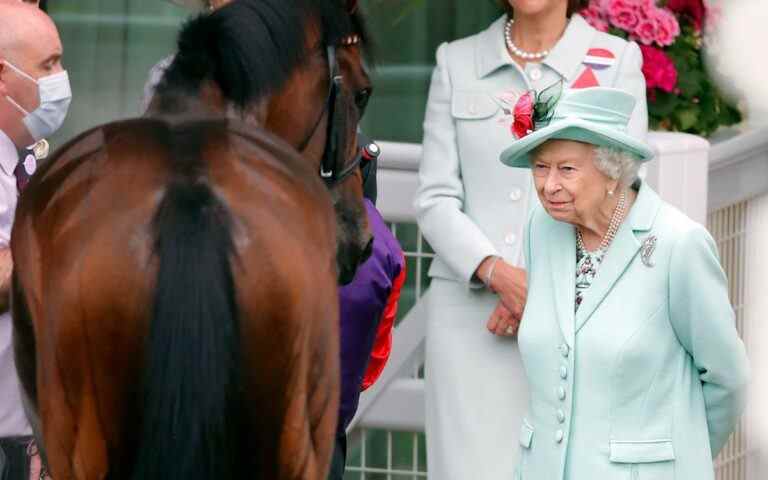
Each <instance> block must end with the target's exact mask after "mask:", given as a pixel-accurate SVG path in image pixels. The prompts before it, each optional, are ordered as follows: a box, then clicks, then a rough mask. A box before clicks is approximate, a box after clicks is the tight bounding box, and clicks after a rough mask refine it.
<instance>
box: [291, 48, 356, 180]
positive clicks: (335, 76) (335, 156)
mask: <svg viewBox="0 0 768 480" xmlns="http://www.w3.org/2000/svg"><path fill="white" fill-rule="evenodd" d="M356 39H359V37H357V36H352V37H350V38H346V37H345V39H343V41H342V44H343V45H345V46H346V45H354V44H355V43H356V42H357V41H359V40H356ZM326 56H327V60H328V72H329V79H328V94H327V96H326V101H325V105H324V107H323V110H322V111H321V112H320V115H319V116H318V118H317V121H315V125H314V127H312V130H311V131H310V133H309V135H308V136H307V138H306V139H305V140H304V141H303V142H302V143H301V144H300V147H299V151H303V150H304V149H305V148H307V145H309V142H310V141H311V140H312V138H313V137H314V136H315V133H316V132H317V129H318V128H320V123H321V122H322V120H323V117H324V116H326V114H327V118H328V123H327V126H326V134H325V149H324V150H323V157H322V159H321V162H320V172H319V173H320V178H322V179H323V181H324V182H325V183H326V185H327V186H328V188H331V187H333V186H334V185H337V184H339V183H341V182H342V181H343V180H344V179H345V178H346V177H348V176H349V175H352V174H353V173H355V171H356V170H357V169H358V168H359V167H360V164H361V163H362V162H363V160H366V156H365V155H364V149H363V148H359V149H358V152H357V155H355V158H354V159H353V160H352V161H351V162H350V163H349V165H346V166H345V165H344V159H343V154H344V145H342V143H343V142H342V133H341V130H343V129H344V125H341V124H342V123H343V122H342V118H343V116H342V112H341V108H342V107H341V106H340V105H339V104H338V103H339V100H340V98H341V88H342V82H343V76H342V75H341V73H340V72H339V64H338V61H337V60H336V47H335V46H333V45H328V46H326ZM358 131H359V129H358ZM358 135H359V133H358ZM340 157H342V158H340Z"/></svg>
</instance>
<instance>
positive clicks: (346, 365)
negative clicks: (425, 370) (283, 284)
mask: <svg viewBox="0 0 768 480" xmlns="http://www.w3.org/2000/svg"><path fill="white" fill-rule="evenodd" d="M365 207H366V210H367V211H368V224H369V226H370V229H371V231H372V232H373V236H374V240H373V253H372V254H371V257H370V258H369V259H368V260H367V261H366V262H365V263H364V264H362V265H361V266H360V268H359V269H358V270H357V273H356V274H355V278H354V279H353V280H352V282H351V283H350V284H348V285H345V286H344V287H341V288H340V289H339V301H340V303H341V309H340V311H341V405H340V407H339V424H338V432H339V433H342V432H344V430H346V428H347V425H349V422H350V421H352V418H353V417H354V416H355V412H357V404H358V400H359V399H360V388H361V385H362V382H363V376H364V375H365V370H366V368H367V366H368V359H369V358H370V355H371V349H372V348H373V344H374V342H375V340H376V333H377V331H378V327H379V321H380V320H381V316H382V314H383V313H384V308H385V307H386V306H387V300H388V299H389V295H390V293H391V291H392V285H393V283H394V281H395V278H397V276H398V275H399V274H400V271H401V270H402V269H403V268H404V266H405V265H404V262H405V260H404V258H403V250H402V248H401V247H400V243H399V242H398V241H397V239H396V238H395V236H394V235H392V232H391V231H390V230H389V228H388V227H387V224H386V223H385V222H384V219H383V218H382V217H381V214H380V213H379V212H378V210H376V207H374V206H373V203H371V202H370V201H369V200H367V199H366V200H365Z"/></svg>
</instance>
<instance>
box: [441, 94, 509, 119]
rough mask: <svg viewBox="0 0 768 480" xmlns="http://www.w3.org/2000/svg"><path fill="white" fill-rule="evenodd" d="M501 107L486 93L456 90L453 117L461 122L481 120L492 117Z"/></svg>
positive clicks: (452, 103)
mask: <svg viewBox="0 0 768 480" xmlns="http://www.w3.org/2000/svg"><path fill="white" fill-rule="evenodd" d="M500 108H501V107H500V106H499V104H498V103H496V102H495V101H494V99H493V98H491V96H490V94H487V93H484V92H473V91H467V90H456V91H454V92H453V98H452V99H451V115H453V117H454V118H456V119H459V120H481V119H484V118H489V117H492V116H493V115H495V114H496V112H498V111H499V109H500Z"/></svg>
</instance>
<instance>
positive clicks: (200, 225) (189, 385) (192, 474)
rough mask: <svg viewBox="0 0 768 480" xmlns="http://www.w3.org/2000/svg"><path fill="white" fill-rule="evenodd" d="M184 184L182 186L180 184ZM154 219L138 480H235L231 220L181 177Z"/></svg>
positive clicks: (198, 183)
mask: <svg viewBox="0 0 768 480" xmlns="http://www.w3.org/2000/svg"><path fill="white" fill-rule="evenodd" d="M178 177H181V178H178ZM178 177H177V178H176V179H175V180H173V182H172V184H171V185H170V186H169V187H168V189H167V191H166V193H165V195H164V198H163V199H162V201H161V203H160V206H159V208H158V210H157V213H156V215H155V218H154V231H155V235H156V238H155V244H154V253H155V257H156V259H157V261H158V272H157V285H156V288H155V298H154V304H153V311H152V319H151V326H150V334H149V337H148V340H147V342H146V348H145V352H146V355H147V356H146V363H145V365H144V372H145V374H144V385H143V386H144V391H143V402H142V404H143V409H142V411H141V417H142V427H141V428H142V431H141V435H140V437H139V441H140V444H139V445H138V452H137V457H136V463H135V467H134V470H133V475H132V478H133V479H134V480H190V479H193V480H214V479H223V478H239V477H241V476H242V475H243V474H244V472H242V471H240V470H241V468H242V467H239V465H240V464H243V463H248V462H243V461H242V460H243V459H239V460H240V461H238V458H236V457H237V452H238V450H239V449H238V443H239V439H240V438H242V436H241V430H240V429H241V428H243V427H241V426H240V424H242V423H244V422H243V419H242V418H238V417H241V416H242V413H241V412H242V409H241V405H240V404H241V401H242V400H241V398H240V395H239V393H238V392H239V388H240V384H241V379H242V377H241V362H240V328H239V319H238V307H237V300H236V293H235V285H234V279H233V272H232V266H231V263H230V262H231V261H232V260H233V259H234V255H235V249H234V244H233V241H232V234H231V225H232V221H231V217H230V214H229V212H228V211H227V209H226V207H225V206H224V204H223V203H222V202H221V201H220V200H219V198H217V196H216V195H215V194H214V192H213V191H212V190H211V188H210V187H209V186H208V185H207V184H206V183H205V180H200V176H198V175H190V174H187V175H179V176H178Z"/></svg>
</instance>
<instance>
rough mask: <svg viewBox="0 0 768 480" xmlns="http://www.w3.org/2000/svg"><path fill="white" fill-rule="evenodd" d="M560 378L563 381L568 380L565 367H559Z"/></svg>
mask: <svg viewBox="0 0 768 480" xmlns="http://www.w3.org/2000/svg"><path fill="white" fill-rule="evenodd" d="M560 378H562V379H563V380H565V379H566V378H568V367H566V366H565V365H560Z"/></svg>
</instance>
